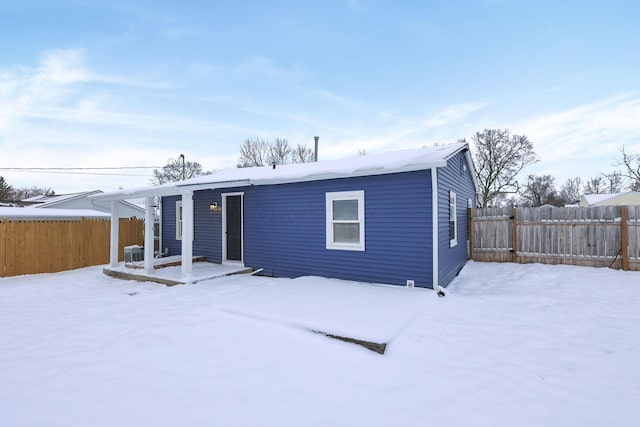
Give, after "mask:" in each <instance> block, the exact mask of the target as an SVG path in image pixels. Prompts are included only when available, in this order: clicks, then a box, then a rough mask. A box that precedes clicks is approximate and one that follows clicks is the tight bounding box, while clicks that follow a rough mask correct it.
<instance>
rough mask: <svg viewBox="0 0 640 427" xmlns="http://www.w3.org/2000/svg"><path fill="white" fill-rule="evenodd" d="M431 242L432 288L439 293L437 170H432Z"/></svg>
mask: <svg viewBox="0 0 640 427" xmlns="http://www.w3.org/2000/svg"><path fill="white" fill-rule="evenodd" d="M431 211H432V214H431V229H432V230H431V240H433V248H432V249H431V250H432V255H431V258H432V260H431V262H432V265H431V269H432V270H433V271H432V279H431V281H432V287H433V290H434V291H436V292H438V291H439V290H440V285H439V282H438V280H439V277H440V276H439V272H438V267H439V264H440V261H439V259H438V255H439V249H438V245H439V240H438V234H439V228H438V172H437V170H436V168H432V169H431Z"/></svg>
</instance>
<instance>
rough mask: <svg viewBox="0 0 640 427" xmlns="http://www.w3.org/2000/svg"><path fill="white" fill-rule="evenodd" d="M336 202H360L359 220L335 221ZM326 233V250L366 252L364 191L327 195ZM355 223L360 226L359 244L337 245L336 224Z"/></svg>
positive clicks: (330, 193) (339, 192)
mask: <svg viewBox="0 0 640 427" xmlns="http://www.w3.org/2000/svg"><path fill="white" fill-rule="evenodd" d="M336 200H357V201H358V219H357V220H355V221H334V220H333V202H334V201H336ZM325 206H326V213H325V231H326V248H327V249H335V250H342V251H364V250H365V232H364V231H365V222H364V209H365V202H364V190H359V191H336V192H329V193H325ZM336 222H337V223H353V224H359V225H360V233H359V234H360V235H359V242H358V243H336V242H335V241H334V235H333V225H334V223H336Z"/></svg>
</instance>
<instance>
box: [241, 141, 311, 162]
mask: <svg viewBox="0 0 640 427" xmlns="http://www.w3.org/2000/svg"><path fill="white" fill-rule="evenodd" d="M313 157H314V156H313V150H312V149H311V148H308V147H307V146H304V145H300V144H298V145H297V146H296V147H295V148H291V146H290V145H289V142H288V141H287V140H286V139H282V138H276V140H275V141H273V142H268V141H265V140H264V139H260V138H256V139H254V140H251V139H247V140H246V141H244V142H243V143H242V145H241V146H240V157H239V158H238V163H237V167H239V168H246V167H254V166H265V165H272V164H276V165H284V164H288V163H308V162H312V161H313Z"/></svg>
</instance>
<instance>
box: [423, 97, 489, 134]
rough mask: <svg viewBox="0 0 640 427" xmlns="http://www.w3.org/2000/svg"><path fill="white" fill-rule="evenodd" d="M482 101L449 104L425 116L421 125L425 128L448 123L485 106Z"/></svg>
mask: <svg viewBox="0 0 640 427" xmlns="http://www.w3.org/2000/svg"><path fill="white" fill-rule="evenodd" d="M488 105H489V104H487V103H484V102H468V103H464V104H457V105H451V106H449V107H446V108H445V109H443V110H441V111H439V112H437V113H436V114H434V115H433V116H431V117H429V118H427V119H426V120H425V121H424V122H423V123H422V125H423V126H424V127H426V128H437V127H443V126H447V125H450V124H451V123H452V122H455V121H458V120H460V119H462V118H464V117H466V116H468V115H470V114H471V113H474V112H476V111H478V110H481V109H483V108H485V107H487V106H488Z"/></svg>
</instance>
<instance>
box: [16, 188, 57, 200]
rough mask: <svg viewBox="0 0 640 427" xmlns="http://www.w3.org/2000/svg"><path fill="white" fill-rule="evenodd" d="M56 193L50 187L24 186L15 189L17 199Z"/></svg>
mask: <svg viewBox="0 0 640 427" xmlns="http://www.w3.org/2000/svg"><path fill="white" fill-rule="evenodd" d="M55 194H56V192H55V191H53V189H52V188H50V187H38V186H35V185H34V186H33V187H22V188H16V189H14V190H13V198H14V199H15V200H24V199H28V198H30V197H35V196H54V195H55Z"/></svg>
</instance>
